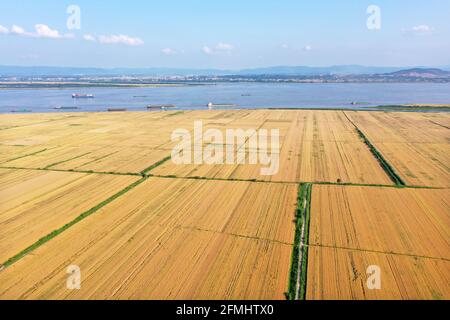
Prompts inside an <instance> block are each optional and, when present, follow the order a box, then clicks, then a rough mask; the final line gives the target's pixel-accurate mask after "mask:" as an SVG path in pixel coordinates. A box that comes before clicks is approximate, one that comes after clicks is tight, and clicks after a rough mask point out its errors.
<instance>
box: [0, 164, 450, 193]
mask: <svg viewBox="0 0 450 320" xmlns="http://www.w3.org/2000/svg"><path fill="white" fill-rule="evenodd" d="M161 164H162V163H160V165H161ZM155 168H156V167H154V168H152V170H153V169H155ZM0 169H6V170H34V171H54V172H68V173H85V174H102V175H116V176H138V177H141V176H143V175H142V173H137V172H128V173H125V172H106V171H93V170H77V169H55V168H49V169H45V168H23V167H8V166H0ZM145 177H148V178H152V177H153V178H163V179H184V180H206V181H230V182H232V181H237V182H252V183H267V184H271V183H272V184H288V185H299V184H305V183H309V184H312V185H331V186H343V187H372V188H391V189H427V190H448V189H450V188H448V187H429V186H411V185H404V186H399V185H393V184H370V183H351V182H341V183H337V182H327V181H324V182H317V181H316V182H312V181H294V182H293V181H266V180H258V179H237V178H236V179H227V178H207V177H178V176H175V175H158V174H151V173H147V174H145Z"/></svg>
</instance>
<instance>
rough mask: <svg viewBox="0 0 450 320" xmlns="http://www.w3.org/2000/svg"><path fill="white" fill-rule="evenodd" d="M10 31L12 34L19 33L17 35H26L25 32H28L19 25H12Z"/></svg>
mask: <svg viewBox="0 0 450 320" xmlns="http://www.w3.org/2000/svg"><path fill="white" fill-rule="evenodd" d="M11 33H12V34H16V35H19V36H22V35H27V34H28V33H26V32H25V30H24V29H23V28H21V27H19V26H16V25H13V26H12V27H11Z"/></svg>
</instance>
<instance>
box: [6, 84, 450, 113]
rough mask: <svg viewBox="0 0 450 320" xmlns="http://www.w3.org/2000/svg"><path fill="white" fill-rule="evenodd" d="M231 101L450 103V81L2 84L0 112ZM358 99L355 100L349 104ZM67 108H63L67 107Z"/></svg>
mask: <svg viewBox="0 0 450 320" xmlns="http://www.w3.org/2000/svg"><path fill="white" fill-rule="evenodd" d="M72 93H85V94H94V95H95V99H72ZM209 102H212V103H214V104H235V105H236V106H237V108H349V109H365V108H368V109H370V107H371V106H378V105H393V104H420V103H430V104H450V84H437V83H417V84H405V83H382V84H364V83H361V84H336V83H333V84H273V83H267V84H261V83H252V84H247V83H227V84H217V85H206V86H184V87H158V88H80V89H24V90H22V89H13V90H0V113H10V112H13V111H20V110H30V111H32V112H55V111H57V110H56V109H55V108H57V107H77V108H78V109H76V110H73V111H84V112H86V111H106V110H107V109H108V108H126V109H128V110H130V111H131V110H135V111H143V110H146V106H147V105H149V104H174V105H176V106H177V108H179V109H202V108H203V109H204V108H206V105H207V104H208V103H209ZM352 102H358V103H360V104H358V105H352ZM67 111H68V110H64V112H67Z"/></svg>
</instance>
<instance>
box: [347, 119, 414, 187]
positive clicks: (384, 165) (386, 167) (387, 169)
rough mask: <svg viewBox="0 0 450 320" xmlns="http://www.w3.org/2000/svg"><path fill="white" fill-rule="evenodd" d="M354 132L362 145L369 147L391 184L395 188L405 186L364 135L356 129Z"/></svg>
mask: <svg viewBox="0 0 450 320" xmlns="http://www.w3.org/2000/svg"><path fill="white" fill-rule="evenodd" d="M355 128H356V131H357V132H358V134H359V136H360V137H361V139H362V140H363V141H364V143H365V144H366V145H367V146H368V147H369V149H370V152H372V154H373V155H374V156H375V158H376V159H377V160H378V162H379V163H380V165H381V167H382V168H383V170H384V171H385V172H386V173H387V174H388V176H389V178H391V180H392V182H394V183H395V184H396V185H397V186H406V183H405V182H404V181H403V180H402V178H400V176H399V175H398V174H397V173H396V172H395V170H394V168H393V167H392V166H391V165H390V164H389V162H387V160H386V159H385V158H384V157H383V155H382V154H381V153H380V152H379V151H378V150H377V149H376V148H375V146H374V145H373V144H372V143H371V142H370V141H369V139H367V137H366V136H365V135H364V133H363V132H362V131H361V130H359V128H358V127H356V126H355Z"/></svg>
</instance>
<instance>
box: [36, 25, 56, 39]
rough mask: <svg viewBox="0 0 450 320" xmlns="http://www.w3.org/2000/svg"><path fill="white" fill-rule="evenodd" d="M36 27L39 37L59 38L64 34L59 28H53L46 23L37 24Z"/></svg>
mask: <svg viewBox="0 0 450 320" xmlns="http://www.w3.org/2000/svg"><path fill="white" fill-rule="evenodd" d="M34 28H35V29H36V36H37V37H39V38H52V39H59V38H62V35H61V34H60V33H59V31H58V30H52V29H50V27H49V26H47V25H45V24H37V25H35V26H34Z"/></svg>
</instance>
